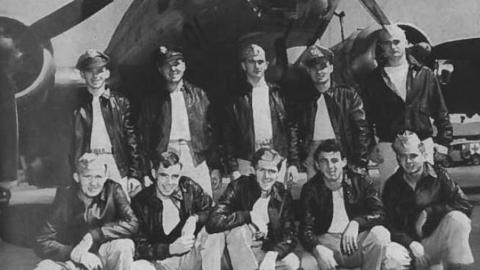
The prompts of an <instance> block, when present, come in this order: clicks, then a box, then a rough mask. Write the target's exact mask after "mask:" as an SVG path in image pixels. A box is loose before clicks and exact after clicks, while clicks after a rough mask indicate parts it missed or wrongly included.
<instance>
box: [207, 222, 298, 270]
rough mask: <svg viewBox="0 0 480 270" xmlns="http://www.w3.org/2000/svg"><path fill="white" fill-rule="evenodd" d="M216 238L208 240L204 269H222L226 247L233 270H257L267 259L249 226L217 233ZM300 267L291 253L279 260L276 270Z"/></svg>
mask: <svg viewBox="0 0 480 270" xmlns="http://www.w3.org/2000/svg"><path fill="white" fill-rule="evenodd" d="M215 235H217V236H216V237H214V238H211V239H209V240H207V242H206V244H205V246H206V249H207V250H208V253H207V254H206V257H205V258H204V259H205V263H204V268H203V269H209V270H220V269H221V258H222V255H223V252H224V249H225V247H227V250H228V254H229V255H230V260H231V266H232V268H233V270H255V269H258V267H259V265H260V263H261V262H262V261H263V258H264V257H265V254H266V253H265V251H264V250H262V242H263V241H256V240H255V239H254V237H253V231H252V230H251V229H250V228H249V226H248V225H242V226H239V227H236V228H234V229H232V230H229V231H226V232H223V233H217V234H215ZM299 267H300V261H299V259H298V257H297V256H296V255H295V254H293V253H290V254H288V255H287V256H286V257H284V258H283V259H281V260H277V262H276V265H275V269H277V270H278V269H285V270H297V269H298V268H299Z"/></svg>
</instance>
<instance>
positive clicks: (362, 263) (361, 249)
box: [302, 226, 410, 270]
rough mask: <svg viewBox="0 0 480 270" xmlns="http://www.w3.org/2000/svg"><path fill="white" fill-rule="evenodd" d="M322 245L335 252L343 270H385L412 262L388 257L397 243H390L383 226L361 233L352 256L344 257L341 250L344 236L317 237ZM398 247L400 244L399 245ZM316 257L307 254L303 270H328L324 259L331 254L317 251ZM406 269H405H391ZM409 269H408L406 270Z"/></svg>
mask: <svg viewBox="0 0 480 270" xmlns="http://www.w3.org/2000/svg"><path fill="white" fill-rule="evenodd" d="M317 239H318V240H319V242H320V244H321V245H323V246H325V247H326V248H328V249H330V250H331V251H333V256H334V259H335V261H336V262H337V264H338V266H339V267H342V268H357V267H360V268H361V269H362V270H380V269H385V267H384V265H385V264H388V265H399V264H407V265H408V264H409V263H410V260H409V259H408V256H407V260H403V261H402V259H400V258H397V257H396V256H394V255H390V254H389V255H388V256H387V253H388V250H389V249H390V246H391V245H392V244H395V243H391V241H390V232H389V231H388V230H387V229H386V228H385V227H383V226H375V227H373V228H371V229H370V231H364V232H361V233H360V234H359V235H358V238H357V239H358V249H357V250H356V251H355V252H354V253H353V254H351V255H344V254H342V252H341V249H340V243H341V240H342V234H340V233H326V234H323V235H319V236H317ZM397 245H398V244H397ZM313 253H314V254H313V255H314V256H312V255H311V254H310V253H308V252H305V253H304V255H303V257H302V267H303V269H320V270H323V269H326V266H325V265H326V263H325V261H324V260H323V259H322V257H323V258H324V257H325V256H329V254H318V252H317V251H316V250H315V251H314V252H313ZM386 259H388V260H398V261H400V262H401V263H397V262H396V263H392V262H388V261H386ZM391 269H404V268H401V267H399V268H391ZM405 269H407V268H405Z"/></svg>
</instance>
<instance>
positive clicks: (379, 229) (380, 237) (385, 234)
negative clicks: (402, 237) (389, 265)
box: [368, 226, 390, 246]
mask: <svg viewBox="0 0 480 270" xmlns="http://www.w3.org/2000/svg"><path fill="white" fill-rule="evenodd" d="M368 237H369V238H370V239H371V240H372V241H373V242H374V243H375V244H376V245H379V246H387V245H388V244H389V243H390V232H389V231H388V230H387V228H385V227H383V226H374V227H373V228H371V229H370V232H369V233H368Z"/></svg>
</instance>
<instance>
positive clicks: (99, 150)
mask: <svg viewBox="0 0 480 270" xmlns="http://www.w3.org/2000/svg"><path fill="white" fill-rule="evenodd" d="M90 151H91V152H92V153H94V154H97V155H102V154H113V149H112V148H93V149H91V150H90Z"/></svg>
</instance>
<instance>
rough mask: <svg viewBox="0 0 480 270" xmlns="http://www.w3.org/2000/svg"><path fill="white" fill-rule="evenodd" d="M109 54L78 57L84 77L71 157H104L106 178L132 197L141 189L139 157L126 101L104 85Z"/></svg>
mask: <svg viewBox="0 0 480 270" xmlns="http://www.w3.org/2000/svg"><path fill="white" fill-rule="evenodd" d="M108 62H109V57H108V56H107V55H105V54H104V53H102V52H100V51H98V50H93V49H90V50H87V51H86V52H85V53H84V54H82V55H81V56H80V58H79V59H78V62H77V65H76V67H77V69H78V70H79V71H80V75H81V76H82V78H83V79H84V80H85V84H86V89H81V93H80V95H79V98H78V106H77V107H76V109H75V110H74V113H73V134H74V135H73V137H74V139H73V156H72V160H77V159H78V158H79V157H80V156H81V155H82V154H83V153H96V154H98V155H100V156H101V157H102V158H104V159H105V162H106V164H107V170H108V178H110V179H112V180H114V181H116V182H118V183H120V184H121V185H122V187H123V188H124V190H125V191H126V192H127V194H130V195H131V196H133V195H134V194H136V193H137V192H138V191H139V190H140V189H141V183H140V181H139V179H140V176H141V172H140V170H139V166H140V157H139V154H138V149H137V137H136V135H135V129H134V125H133V122H132V119H131V114H130V102H129V101H128V99H127V98H126V97H124V96H123V95H121V94H120V93H118V92H115V91H112V90H111V89H109V88H108V87H107V85H106V80H107V79H108V78H109V77H110V71H109V70H108V68H107V64H108Z"/></svg>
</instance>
